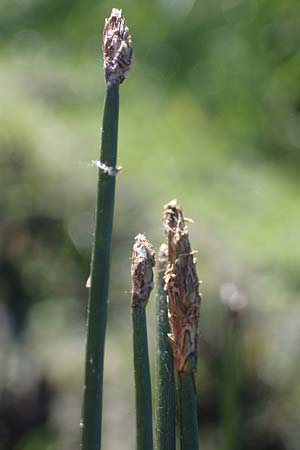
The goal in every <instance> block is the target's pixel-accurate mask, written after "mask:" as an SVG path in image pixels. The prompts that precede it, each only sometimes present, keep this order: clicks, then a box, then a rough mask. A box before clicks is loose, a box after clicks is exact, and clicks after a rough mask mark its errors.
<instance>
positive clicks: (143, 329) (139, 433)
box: [132, 306, 153, 450]
mask: <svg viewBox="0 0 300 450" xmlns="http://www.w3.org/2000/svg"><path fill="white" fill-rule="evenodd" d="M132 324H133V358H134V379H135V396H136V397H135V399H136V450H153V431H152V394H151V379H150V367H149V355H148V339H147V324H146V311H145V307H143V306H142V307H140V306H136V307H132Z"/></svg>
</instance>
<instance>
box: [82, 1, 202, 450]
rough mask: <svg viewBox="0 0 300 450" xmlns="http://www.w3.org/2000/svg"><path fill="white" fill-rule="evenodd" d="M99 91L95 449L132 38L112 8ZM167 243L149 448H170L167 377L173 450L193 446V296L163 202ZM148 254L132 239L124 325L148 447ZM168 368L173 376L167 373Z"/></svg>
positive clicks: (92, 285) (91, 394)
mask: <svg viewBox="0 0 300 450" xmlns="http://www.w3.org/2000/svg"><path fill="white" fill-rule="evenodd" d="M102 49H103V56H104V73H105V80H106V94H105V102H104V111H103V124H102V138H101V151H100V160H99V161H98V163H97V166H98V168H99V174H98V195H97V206H96V225H95V235H94V243H93V249H92V259H91V273H90V278H89V282H88V287H89V302H88V313H87V342H86V363H85V382H84V392H83V407H82V420H81V450H100V449H101V424H102V390H103V388H102V386H103V361H104V344H105V332H106V319H107V301H108V286H109V263H110V248H111V236H112V226H113V212H114V197H115V182H116V175H117V174H118V171H119V169H118V168H117V165H116V163H117V137H118V115H119V86H120V84H121V83H122V82H123V81H124V79H125V77H126V75H127V72H128V71H129V69H130V65H131V57H132V41H131V36H130V33H129V30H128V28H127V26H126V23H125V20H124V17H123V15H122V11H121V10H117V9H113V10H112V13H111V16H110V17H109V19H107V20H106V21H105V26H104V31H103V47H102ZM163 225H164V230H165V232H166V235H167V245H166V244H163V245H162V246H161V248H160V251H159V253H158V267H157V283H158V295H157V306H156V312H157V322H156V330H157V346H156V351H157V358H156V386H155V399H156V403H155V405H156V448H157V450H175V449H176V432H175V430H176V427H175V412H176V401H175V381H174V380H176V382H177V389H178V393H179V395H178V399H179V404H178V408H177V409H178V411H179V423H180V441H181V450H198V424H197V396H196V389H195V380H194V374H195V371H196V365H197V353H198V324H199V310H200V301H201V296H200V293H199V289H198V287H199V281H198V277H197V273H196V268H195V258H194V252H193V251H192V249H191V246H190V243H189V238H188V232H187V227H186V225H185V221H184V217H183V213H182V210H181V208H180V206H179V205H178V204H177V202H176V201H174V200H173V201H171V202H170V203H168V204H167V205H166V206H165V210H164V216H163ZM154 266H155V254H154V251H153V248H152V246H151V245H150V244H149V242H148V241H147V239H146V237H145V236H144V235H142V234H139V235H138V236H137V237H136V238H135V243H134V245H133V253H132V265H131V281H132V297H131V310H132V326H133V355H134V379H135V392H136V449H137V450H153V427H152V421H153V416H152V390H151V376H150V364H149V354H148V338H147V323H146V305H147V303H148V300H149V296H150V293H151V290H152V289H153V267H154ZM175 373H176V376H174V374H175Z"/></svg>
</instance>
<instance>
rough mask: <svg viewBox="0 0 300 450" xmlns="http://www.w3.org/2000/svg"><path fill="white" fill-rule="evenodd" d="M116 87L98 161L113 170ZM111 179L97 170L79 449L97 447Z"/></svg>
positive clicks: (112, 194) (111, 94) (106, 111)
mask: <svg viewBox="0 0 300 450" xmlns="http://www.w3.org/2000/svg"><path fill="white" fill-rule="evenodd" d="M118 110H119V86H118V84H111V85H107V91H106V98H105V104H104V114H103V128H102V145H101V156H100V160H101V161H106V164H107V165H109V166H111V167H115V166H116V158H117V134H118ZM114 197H115V177H114V176H110V175H109V174H107V173H105V172H103V171H101V170H99V178H98V196H97V207H96V227H95V239H94V245H93V251H92V262H91V287H90V290H89V303H88V313H87V341H86V363H85V384H84V398H83V411H82V421H81V427H82V429H81V431H82V435H81V449H82V450H98V449H100V448H101V420H102V385H103V360H104V343H105V331H106V317H107V299H108V283H109V260H110V247H111V235H112V226H113V211H114Z"/></svg>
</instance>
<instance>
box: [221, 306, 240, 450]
mask: <svg viewBox="0 0 300 450" xmlns="http://www.w3.org/2000/svg"><path fill="white" fill-rule="evenodd" d="M228 315H229V317H228V320H227V323H226V331H225V333H226V335H225V339H224V351H223V355H224V356H223V380H222V422H223V446H222V448H223V450H236V449H237V448H238V409H239V405H238V358H239V342H238V339H239V336H238V333H237V321H238V314H237V313H234V312H229V314H228Z"/></svg>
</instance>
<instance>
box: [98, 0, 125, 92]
mask: <svg viewBox="0 0 300 450" xmlns="http://www.w3.org/2000/svg"><path fill="white" fill-rule="evenodd" d="M102 50H103V57H104V73H105V79H106V82H107V83H119V84H121V83H122V82H123V81H124V80H125V77H126V75H127V72H128V71H129V69H130V66H131V58H132V40H131V36H130V33H129V29H128V28H127V26H126V22H125V19H124V16H123V13H122V10H121V9H115V8H114V9H113V10H112V12H111V15H110V17H109V18H108V19H106V20H105V25H104V30H103V45H102Z"/></svg>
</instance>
